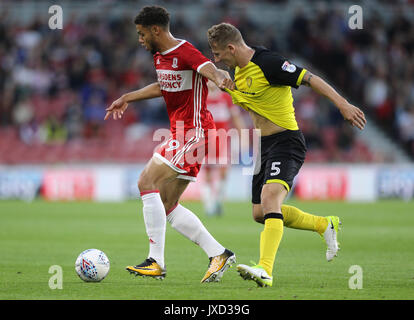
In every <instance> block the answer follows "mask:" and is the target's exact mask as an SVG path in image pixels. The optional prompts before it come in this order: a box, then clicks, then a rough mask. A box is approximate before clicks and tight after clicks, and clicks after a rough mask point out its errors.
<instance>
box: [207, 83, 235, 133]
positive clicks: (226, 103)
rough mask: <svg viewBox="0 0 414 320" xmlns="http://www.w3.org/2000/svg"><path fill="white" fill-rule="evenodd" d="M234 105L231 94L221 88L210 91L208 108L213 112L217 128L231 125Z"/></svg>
mask: <svg viewBox="0 0 414 320" xmlns="http://www.w3.org/2000/svg"><path fill="white" fill-rule="evenodd" d="M234 107H235V106H234V104H233V102H232V100H231V96H230V95H229V94H227V93H225V92H223V91H220V90H216V91H213V92H211V91H210V93H209V95H208V98H207V108H208V110H209V111H210V112H211V114H212V116H213V119H214V122H215V124H216V127H217V128H230V127H231V122H232V120H231V113H230V109H231V108H234Z"/></svg>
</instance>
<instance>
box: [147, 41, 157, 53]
mask: <svg viewBox="0 0 414 320" xmlns="http://www.w3.org/2000/svg"><path fill="white" fill-rule="evenodd" d="M148 46H149V48H148V49H149V51H150V52H151V53H152V54H153V55H154V54H156V53H157V52H158V51H159V49H158V46H157V45H156V43H154V41H151V42H149V43H148Z"/></svg>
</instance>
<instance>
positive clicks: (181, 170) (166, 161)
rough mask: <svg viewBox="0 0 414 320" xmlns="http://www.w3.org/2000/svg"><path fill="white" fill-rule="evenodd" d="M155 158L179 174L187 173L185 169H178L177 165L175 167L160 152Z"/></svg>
mask: <svg viewBox="0 0 414 320" xmlns="http://www.w3.org/2000/svg"><path fill="white" fill-rule="evenodd" d="M153 156H154V157H156V158H157V159H160V160H161V161H162V162H164V163H165V164H166V165H167V166H169V167H170V168H171V169H173V170H174V171H175V172H178V173H187V171H185V170H183V169H180V168H178V167H176V166H175V165H173V164H172V163H171V162H170V161H168V160H167V159H166V158H164V157H163V156H162V155H160V154H159V153H158V152H154V155H153Z"/></svg>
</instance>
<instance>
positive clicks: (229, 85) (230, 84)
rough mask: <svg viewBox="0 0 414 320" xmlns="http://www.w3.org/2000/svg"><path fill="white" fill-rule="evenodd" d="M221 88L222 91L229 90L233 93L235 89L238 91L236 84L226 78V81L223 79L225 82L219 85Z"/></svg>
mask: <svg viewBox="0 0 414 320" xmlns="http://www.w3.org/2000/svg"><path fill="white" fill-rule="evenodd" d="M219 88H220V89H221V90H225V89H229V90H231V91H233V90H234V89H236V86H235V84H234V82H233V81H232V80H231V79H229V78H225V79H223V81H222V82H221V84H220V85H219Z"/></svg>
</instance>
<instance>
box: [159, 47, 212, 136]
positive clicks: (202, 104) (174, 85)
mask: <svg viewBox="0 0 414 320" xmlns="http://www.w3.org/2000/svg"><path fill="white" fill-rule="evenodd" d="M207 63H212V62H211V61H210V60H209V59H207V58H206V57H205V56H204V55H202V54H201V52H200V51H198V50H197V49H196V48H195V47H194V46H193V45H192V44H191V43H189V42H187V41H185V40H181V41H180V43H179V44H178V45H176V46H175V47H173V48H171V49H169V50H167V51H164V52H161V53H160V52H157V53H156V54H154V65H155V69H156V70H157V78H158V83H159V84H160V88H161V92H162V95H163V97H164V100H165V103H166V105H167V112H168V116H169V118H170V125H171V131H172V132H175V131H176V128H177V123H179V122H183V124H184V129H185V130H189V129H193V128H196V129H201V130H200V131H201V132H203V133H204V130H205V129H211V128H214V121H213V117H212V116H211V113H210V112H209V111H208V110H207V106H206V99H207V95H208V88H207V79H206V78H205V77H203V76H202V75H201V74H199V73H198V71H199V70H200V69H201V68H202V67H203V66H205V65H206V64H207Z"/></svg>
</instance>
